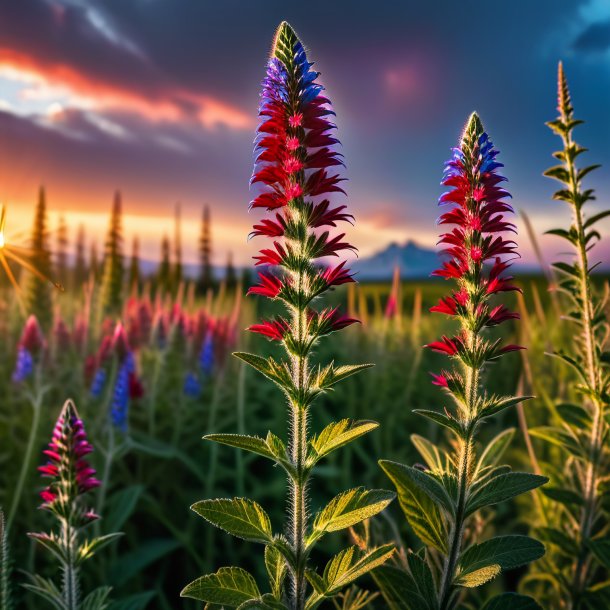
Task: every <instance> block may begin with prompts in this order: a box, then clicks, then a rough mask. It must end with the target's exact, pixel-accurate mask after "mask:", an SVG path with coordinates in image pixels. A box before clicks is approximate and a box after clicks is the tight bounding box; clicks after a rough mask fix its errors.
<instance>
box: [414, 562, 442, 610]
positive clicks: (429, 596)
mask: <svg viewBox="0 0 610 610" xmlns="http://www.w3.org/2000/svg"><path fill="white" fill-rule="evenodd" d="M407 564H408V565H409V571H410V572H411V576H412V578H413V581H414V582H415V584H416V586H417V589H418V591H419V593H420V595H421V596H422V597H423V598H424V599H425V600H427V601H428V603H429V604H430V605H431V606H432V607H433V608H436V606H437V603H438V601H437V593H436V586H435V584H434V578H433V576H432V572H431V571H430V566H428V564H427V562H426V560H425V559H424V558H423V557H420V556H419V555H416V554H415V553H412V552H409V553H408V554H407Z"/></svg>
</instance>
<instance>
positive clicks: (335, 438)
mask: <svg viewBox="0 0 610 610" xmlns="http://www.w3.org/2000/svg"><path fill="white" fill-rule="evenodd" d="M378 427H379V424H378V423H377V422H374V421H365V420H360V421H354V420H352V419H342V420H340V421H338V422H332V423H330V424H328V426H326V427H325V428H324V430H322V432H320V434H319V435H317V436H315V437H314V438H313V439H312V440H311V443H310V445H311V446H310V452H309V455H308V456H307V465H308V466H309V467H311V466H313V464H315V463H316V462H317V461H318V460H319V459H320V458H322V457H324V456H326V455H328V454H329V453H331V452H332V451H334V450H335V449H339V447H343V446H344V445H346V444H347V443H349V442H351V441H353V440H354V439H356V438H358V437H360V436H362V435H363V434H366V433H367V432H370V431H371V430H375V428H378Z"/></svg>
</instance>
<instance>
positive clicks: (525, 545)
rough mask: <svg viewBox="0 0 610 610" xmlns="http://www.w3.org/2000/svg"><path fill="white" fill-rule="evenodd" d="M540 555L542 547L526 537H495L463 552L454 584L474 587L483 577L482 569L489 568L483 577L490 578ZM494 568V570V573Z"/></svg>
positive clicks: (542, 552)
mask: <svg viewBox="0 0 610 610" xmlns="http://www.w3.org/2000/svg"><path fill="white" fill-rule="evenodd" d="M543 555H544V545H543V544H541V543H540V542H538V541H537V540H534V539H533V538H530V537H529V536H497V537H496V538H491V539H490V540H486V541H485V542H482V543H480V544H473V545H472V546H471V547H469V548H468V549H466V551H464V553H463V554H462V556H461V558H460V561H459V564H458V565H459V571H458V573H457V578H456V584H458V585H462V586H466V587H469V586H477V585H474V584H472V583H474V582H475V581H476V580H477V579H481V578H483V577H484V576H485V572H484V570H485V569H486V568H493V570H491V571H490V572H489V573H488V574H487V576H490V575H491V573H492V572H495V573H494V574H493V576H491V578H493V577H495V576H496V575H497V574H498V573H499V572H500V570H510V569H513V568H518V567H519V566H522V565H525V564H526V563H530V562H531V561H535V560H536V559H539V558H540V557H542V556H543ZM494 566H495V567H497V568H498V569H497V571H496V570H495V567H494ZM489 579H490V578H487V580H489ZM483 582H486V580H485V581H483ZM480 584H482V582H481V583H480Z"/></svg>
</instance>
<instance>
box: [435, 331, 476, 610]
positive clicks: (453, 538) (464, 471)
mask: <svg viewBox="0 0 610 610" xmlns="http://www.w3.org/2000/svg"><path fill="white" fill-rule="evenodd" d="M475 342H476V336H475V333H473V332H470V333H469V340H468V343H469V348H470V349H472V348H473V346H474V344H475ZM464 377H465V390H466V408H467V414H466V421H465V422H464V423H465V427H466V430H467V432H466V434H465V436H464V437H463V438H461V439H460V446H459V452H458V456H457V458H458V460H457V464H458V468H457V492H458V495H457V505H456V510H455V518H454V520H453V524H452V526H451V532H450V535H449V551H448V553H447V556H446V558H445V563H444V566H443V573H442V576H441V581H440V589H439V603H440V606H439V608H440V610H448V609H449V608H451V604H452V600H453V594H454V589H453V581H454V578H455V571H456V568H457V564H458V560H459V558H460V553H461V551H462V543H463V539H464V523H465V520H466V501H467V499H468V495H469V489H470V471H471V464H472V460H473V436H474V429H473V425H472V422H473V421H474V420H475V417H476V408H477V397H478V386H479V370H478V369H477V368H474V367H471V366H464Z"/></svg>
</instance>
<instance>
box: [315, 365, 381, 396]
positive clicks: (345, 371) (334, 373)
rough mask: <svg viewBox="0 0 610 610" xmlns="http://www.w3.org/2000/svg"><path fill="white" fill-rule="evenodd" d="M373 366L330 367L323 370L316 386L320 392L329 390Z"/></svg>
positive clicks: (316, 380) (316, 381)
mask: <svg viewBox="0 0 610 610" xmlns="http://www.w3.org/2000/svg"><path fill="white" fill-rule="evenodd" d="M372 366H374V365H373V364H346V365H344V366H338V367H336V366H334V365H332V364H331V365H329V366H327V367H325V368H324V369H322V370H321V371H320V372H319V374H318V376H317V378H316V379H315V382H314V385H315V386H317V387H318V388H319V389H320V390H328V389H330V388H331V387H332V386H334V385H335V384H336V383H339V381H343V380H344V379H347V378H348V377H351V376H352V375H355V374H356V373H360V371H364V370H365V369H370V368H371V367H372Z"/></svg>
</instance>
